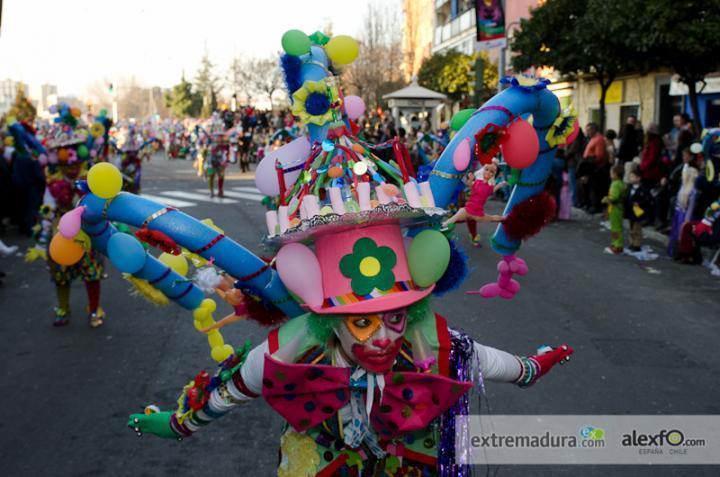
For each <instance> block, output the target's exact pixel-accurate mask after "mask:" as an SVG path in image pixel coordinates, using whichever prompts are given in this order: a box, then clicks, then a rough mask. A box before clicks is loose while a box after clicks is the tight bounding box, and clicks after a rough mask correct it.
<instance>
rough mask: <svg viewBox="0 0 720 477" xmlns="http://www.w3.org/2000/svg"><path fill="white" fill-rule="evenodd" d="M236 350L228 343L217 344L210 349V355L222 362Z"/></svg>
mask: <svg viewBox="0 0 720 477" xmlns="http://www.w3.org/2000/svg"><path fill="white" fill-rule="evenodd" d="M234 352H235V350H233V347H232V346H230V345H228V344H226V345H222V346H216V347H214V348H212V349H211V350H210V356H211V357H212V359H214V360H215V361H216V362H218V363H222V362H223V361H225V360H226V359H228V358H229V357H230V356H231V355H232V354H233V353H234Z"/></svg>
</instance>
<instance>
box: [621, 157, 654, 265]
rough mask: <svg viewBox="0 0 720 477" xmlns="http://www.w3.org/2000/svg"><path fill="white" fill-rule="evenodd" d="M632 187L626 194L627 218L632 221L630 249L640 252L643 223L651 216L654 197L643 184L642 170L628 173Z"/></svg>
mask: <svg viewBox="0 0 720 477" xmlns="http://www.w3.org/2000/svg"><path fill="white" fill-rule="evenodd" d="M628 179H629V180H630V187H628V191H627V194H626V195H625V218H626V219H628V221H629V222H630V250H632V251H633V252H639V251H640V247H641V245H642V239H643V229H642V228H643V224H644V223H645V221H646V220H647V219H648V218H649V217H650V215H651V214H650V212H651V211H652V208H653V198H652V194H651V193H650V190H648V188H647V187H645V186H643V184H642V177H641V175H640V171H638V170H637V169H633V170H632V171H630V173H629V174H628Z"/></svg>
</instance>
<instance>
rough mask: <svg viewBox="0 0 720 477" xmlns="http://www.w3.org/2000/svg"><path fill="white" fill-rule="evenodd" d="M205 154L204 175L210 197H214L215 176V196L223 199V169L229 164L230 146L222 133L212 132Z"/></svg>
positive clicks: (220, 131) (215, 130) (218, 131)
mask: <svg viewBox="0 0 720 477" xmlns="http://www.w3.org/2000/svg"><path fill="white" fill-rule="evenodd" d="M218 125H219V124H218ZM207 154H208V157H207V158H206V159H205V174H206V175H207V180H208V188H209V189H210V197H215V176H217V196H218V197H224V196H225V192H224V190H223V187H224V186H225V169H226V168H227V166H228V164H229V163H230V144H229V142H228V138H227V136H226V135H225V132H224V131H222V130H217V129H214V130H212V132H211V135H210V142H209V144H208V148H207Z"/></svg>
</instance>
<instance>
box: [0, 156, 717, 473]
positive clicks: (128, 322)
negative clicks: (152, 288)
mask: <svg viewBox="0 0 720 477" xmlns="http://www.w3.org/2000/svg"><path fill="white" fill-rule="evenodd" d="M232 171H233V174H232V175H229V178H228V180H227V183H226V188H227V191H228V192H227V193H226V199H224V200H219V199H216V200H214V201H210V200H209V198H207V193H206V192H205V188H204V182H202V181H201V180H200V179H199V178H198V177H197V176H196V175H195V171H194V170H192V168H191V164H190V162H186V161H173V162H171V161H167V160H165V158H164V157H162V156H157V157H156V158H155V159H154V160H153V162H151V163H150V164H149V165H147V166H146V170H145V171H144V181H145V182H144V185H143V192H144V194H146V195H148V196H150V197H152V198H153V199H156V200H160V201H164V202H166V203H167V204H168V205H174V206H176V207H180V208H182V209H183V210H184V211H185V212H187V213H189V214H191V215H193V216H196V217H198V218H205V217H212V218H213V220H214V221H215V223H216V224H218V225H219V226H220V227H222V228H223V229H224V230H225V232H226V234H228V235H230V236H232V237H233V238H235V239H237V240H238V241H239V242H240V243H242V244H244V245H245V246H247V247H248V248H250V249H252V250H254V251H256V252H257V253H261V250H260V246H259V239H260V236H261V235H262V232H263V229H264V227H265V225H264V215H263V208H262V206H261V205H260V204H259V200H260V199H261V197H260V196H259V194H258V193H257V191H256V190H255V189H254V184H253V182H252V180H251V179H250V177H249V176H241V175H240V174H239V172H235V171H237V166H232ZM491 205H492V206H494V207H496V208H499V204H498V203H491ZM481 228H482V230H483V232H484V237H485V238H486V239H487V236H488V234H489V233H491V231H492V228H491V227H489V226H483V227H481ZM5 239H6V241H7V242H8V243H11V244H12V243H17V244H21V245H22V246H23V248H24V247H25V246H27V245H28V243H29V242H28V241H27V240H24V239H20V238H19V237H17V236H16V235H14V234H13V233H10V234H8V235H6V237H5ZM462 240H463V243H464V244H465V245H466V246H467V245H468V240H467V238H466V237H465V236H464V234H463V237H462ZM608 240H609V233H608V232H601V229H600V226H599V225H598V224H597V223H596V222H592V221H582V222H572V223H561V224H555V225H552V226H551V227H549V228H548V229H547V230H545V231H544V232H543V233H542V234H541V235H540V236H539V237H537V238H535V239H532V240H531V241H529V242H528V243H527V244H525V245H524V246H523V248H522V249H521V253H520V256H521V257H523V258H525V259H526V260H527V262H528V264H529V266H530V273H529V274H528V275H527V276H526V277H523V278H521V284H522V286H523V288H522V290H521V291H520V293H519V294H518V296H517V297H516V298H515V299H513V300H512V301H503V300H499V299H495V300H484V299H481V298H478V297H476V296H472V297H471V296H468V295H465V294H462V293H455V294H454V295H451V296H450V297H446V298H445V299H441V300H438V302H437V303H436V309H437V310H438V311H439V312H441V313H442V314H444V315H445V316H446V317H448V319H449V321H450V322H451V323H453V324H454V325H455V326H457V327H461V328H463V329H464V330H466V331H467V332H469V333H470V334H471V335H472V336H473V337H475V339H476V340H477V341H479V342H481V343H484V344H488V345H491V346H494V347H498V348H501V349H505V350H507V351H510V352H512V353H517V354H533V352H534V350H535V349H536V348H537V346H538V345H542V344H561V343H568V344H570V345H572V346H573V347H574V348H575V350H576V353H575V355H574V356H573V358H572V361H571V362H570V363H569V364H568V365H566V366H563V367H558V368H557V369H555V370H553V372H552V373H551V374H550V375H549V376H547V377H546V378H544V379H543V380H541V381H540V382H539V383H538V384H537V385H536V386H535V387H533V388H530V389H527V390H522V389H519V388H517V387H515V386H511V385H506V384H494V383H489V384H487V399H486V400H485V399H484V398H483V412H488V405H489V411H490V412H492V413H494V414H717V413H720V404H718V396H720V379H718V376H719V375H720V365H719V364H718V360H717V343H718V342H720V279H718V278H714V277H711V276H710V274H709V272H708V270H707V269H705V268H703V267H698V266H695V267H693V266H683V265H679V264H677V263H674V262H672V261H671V260H668V259H665V258H664V257H661V258H660V259H658V260H656V261H653V262H645V263H643V262H639V261H636V260H635V259H632V258H629V257H613V256H608V255H605V254H603V253H602V250H603V247H605V246H606V245H607V244H608ZM486 243H487V241H486ZM651 245H653V244H651ZM654 245H656V248H657V249H659V248H660V246H659V244H654ZM466 250H467V251H468V254H469V255H470V257H471V265H472V266H473V267H474V270H473V273H472V274H471V276H470V278H469V280H468V281H467V282H466V284H465V286H464V289H470V288H477V287H479V286H480V285H482V284H483V283H486V282H487V281H490V280H491V279H493V278H494V277H495V275H496V271H495V263H496V261H497V258H498V257H497V255H495V254H494V253H493V252H492V251H491V250H490V249H489V248H488V247H487V246H486V247H485V248H482V249H472V248H469V247H466ZM0 268H2V269H3V270H4V271H5V272H6V273H7V275H8V276H7V278H6V279H5V286H4V287H3V288H0V310H2V311H1V312H0V315H1V316H2V320H0V336H2V341H3V346H2V347H1V348H0V360H1V361H2V363H3V368H2V369H3V378H4V379H3V380H2V382H1V383H0V405H1V407H2V409H3V411H4V412H3V413H2V418H0V462H1V463H2V464H1V467H0V468H1V469H2V471H0V474H2V475H6V476H45V475H48V476H50V475H52V476H60V475H62V476H65V475H74V476H99V475H113V476H114V475H119V476H124V475H128V476H136V477H137V476H157V475H201V476H205V475H218V476H220V475H223V476H225V475H245V476H269V475H274V469H275V465H276V461H277V444H278V442H279V439H278V436H279V434H280V431H281V426H282V420H281V419H280V418H279V417H278V416H276V415H275V414H274V413H273V412H271V410H270V408H269V407H268V406H266V405H264V403H263V402H262V400H258V401H256V402H253V403H250V404H249V405H247V406H246V407H243V408H241V409H238V410H236V411H235V412H234V413H232V414H230V415H228V416H226V417H225V418H223V419H221V420H220V421H218V422H215V423H213V424H212V425H211V426H210V427H209V428H206V429H204V430H202V431H201V432H200V433H199V434H198V435H196V436H194V437H193V438H191V439H188V440H185V441H183V442H176V441H164V440H161V439H159V438H154V437H151V436H143V437H141V438H138V437H136V436H135V435H134V433H133V432H132V431H131V430H129V429H128V428H126V427H125V423H126V420H127V416H128V415H129V414H130V413H132V412H137V411H139V410H140V409H142V407H143V406H144V405H146V404H151V403H155V404H157V405H159V406H160V407H161V408H163V409H173V408H174V401H175V399H176V397H177V395H178V393H179V391H180V389H181V388H182V386H183V385H184V384H185V383H186V382H187V381H188V380H189V379H190V378H192V377H193V376H194V375H195V374H196V373H197V372H198V371H199V370H200V369H202V368H203V367H205V368H208V369H210V368H211V367H212V362H211V360H210V357H209V348H208V345H207V341H206V339H205V338H204V337H203V336H202V335H200V334H198V332H197V331H196V330H195V329H194V328H193V326H192V316H191V314H190V313H189V312H187V311H185V310H183V309H181V308H180V307H178V306H174V305H171V306H168V307H164V308H158V307H154V306H152V305H150V304H148V303H146V302H145V301H143V300H142V299H140V298H137V297H130V296H128V288H129V285H128V284H127V283H126V282H125V281H124V280H122V278H121V277H120V274H119V273H118V272H117V271H116V270H113V269H109V270H108V274H109V279H108V280H106V281H105V282H104V283H103V290H102V299H101V303H102V305H103V307H104V309H105V310H106V312H107V314H108V320H107V323H106V325H105V326H104V327H102V328H100V329H97V330H92V329H90V328H88V326H87V325H86V317H85V316H84V313H83V308H84V306H85V303H86V301H85V300H86V298H85V291H84V289H83V287H82V283H80V282H78V283H76V284H75V285H74V287H73V296H72V304H73V313H74V314H73V318H72V319H71V323H70V326H68V327H66V328H61V329H57V328H53V327H52V326H51V322H52V307H53V306H54V303H55V298H54V296H53V289H52V286H51V284H50V282H49V279H48V275H47V273H45V271H44V268H43V265H41V264H40V263H35V264H32V265H26V264H25V263H24V262H23V261H22V259H21V258H20V257H11V258H9V259H0ZM220 311H221V312H222V313H217V314H216V315H218V316H222V314H223V313H226V312H227V311H229V309H228V310H225V309H222V310H220ZM265 333H266V330H262V329H259V328H258V327H257V326H256V325H254V324H251V323H244V322H241V323H239V324H235V325H232V326H230V327H228V328H225V331H224V336H225V338H226V339H227V340H228V341H229V342H230V343H232V344H234V345H236V346H237V345H240V344H241V343H242V342H243V341H244V340H245V339H250V340H251V341H253V342H254V343H258V342H260V341H261V340H262V339H263V337H264V334H265ZM478 470H479V472H478V473H479V474H480V475H485V474H486V472H487V473H488V474H489V475H498V476H544V475H547V476H550V475H553V476H555V475H563V476H565V475H566V476H571V475H572V476H574V475H582V476H584V477H587V476H595V475H620V476H639V475H641V476H650V475H653V476H658V475H660V476H664V475H682V476H687V475H693V476H694V475H707V476H710V475H717V468H714V469H713V468H710V467H700V466H695V467H691V466H688V467H669V466H653V467H626V468H620V467H607V466H605V467H599V466H598V467H582V468H578V467H572V466H566V467H553V468H546V467H528V466H502V467H495V466H493V467H490V468H486V467H482V468H479V469H478Z"/></svg>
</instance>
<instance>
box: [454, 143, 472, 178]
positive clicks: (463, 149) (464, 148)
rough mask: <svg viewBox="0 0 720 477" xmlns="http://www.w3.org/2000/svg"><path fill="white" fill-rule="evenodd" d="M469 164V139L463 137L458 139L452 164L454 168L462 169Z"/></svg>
mask: <svg viewBox="0 0 720 477" xmlns="http://www.w3.org/2000/svg"><path fill="white" fill-rule="evenodd" d="M469 164H470V139H469V138H465V139H463V140H462V141H460V144H458V145H457V147H456V148H455V151H454V152H453V166H455V170H457V171H460V172H462V171H464V170H465V169H467V168H468V165H469Z"/></svg>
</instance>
